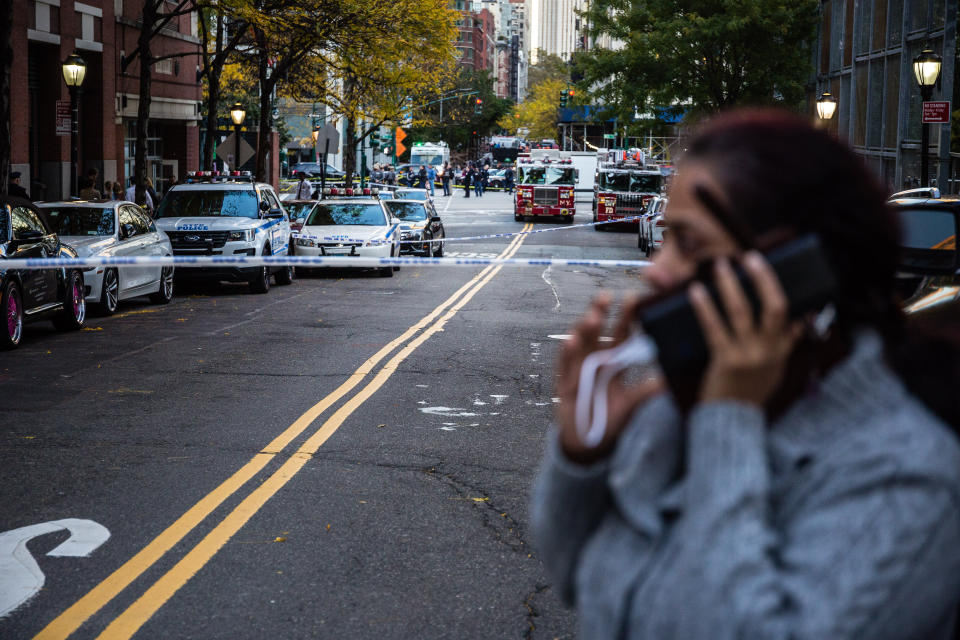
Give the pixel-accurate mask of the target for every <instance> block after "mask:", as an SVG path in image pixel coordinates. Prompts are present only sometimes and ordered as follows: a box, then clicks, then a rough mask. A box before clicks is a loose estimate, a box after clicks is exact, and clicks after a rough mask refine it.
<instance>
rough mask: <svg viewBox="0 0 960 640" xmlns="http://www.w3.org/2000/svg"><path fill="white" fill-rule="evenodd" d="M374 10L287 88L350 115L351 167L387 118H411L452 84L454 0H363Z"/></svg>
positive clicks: (347, 154)
mask: <svg viewBox="0 0 960 640" xmlns="http://www.w3.org/2000/svg"><path fill="white" fill-rule="evenodd" d="M354 4H355V6H356V7H358V8H361V9H363V10H365V11H366V15H365V16H364V17H363V19H361V20H358V21H357V23H356V24H354V25H353V26H352V28H351V29H349V30H344V31H342V32H340V33H338V34H336V35H335V37H333V38H332V39H331V42H330V43H329V44H328V46H327V47H325V48H323V49H319V50H315V51H313V52H311V54H310V56H308V57H306V58H305V59H304V61H303V64H302V65H299V66H298V67H297V70H296V73H293V74H291V75H290V77H289V78H288V79H287V81H286V82H285V83H284V86H283V87H282V90H283V91H284V92H285V94H286V95H289V96H290V97H292V98H294V99H297V100H301V101H314V100H316V101H317V102H319V103H321V104H324V105H326V106H327V107H328V108H329V109H330V110H331V111H332V112H333V113H335V114H337V115H339V116H341V117H343V118H344V121H345V124H346V127H345V136H344V140H343V153H344V172H345V173H346V180H348V181H349V180H351V179H352V177H353V173H354V172H355V170H356V147H357V144H358V143H359V142H360V141H362V140H364V139H365V138H366V137H368V136H369V135H370V134H371V133H373V132H374V131H376V130H378V129H379V128H380V127H381V126H382V125H384V124H387V123H396V122H400V121H401V120H403V118H404V115H405V111H406V110H407V109H408V107H409V105H418V104H422V103H424V102H428V101H430V99H431V98H433V97H435V96H437V95H439V92H440V91H442V90H443V89H444V88H445V87H446V86H447V84H448V82H449V77H450V75H451V72H452V69H453V66H454V62H455V57H454V54H455V49H454V47H453V42H454V40H455V39H456V34H457V30H456V22H455V21H456V19H457V17H458V14H457V13H456V12H454V11H452V10H451V9H450V6H449V3H448V2H446V0H394V2H393V3H391V4H390V5H389V6H387V5H385V4H384V3H382V2H379V1H378V0H360V1H355V3H354Z"/></svg>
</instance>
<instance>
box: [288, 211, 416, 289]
mask: <svg viewBox="0 0 960 640" xmlns="http://www.w3.org/2000/svg"><path fill="white" fill-rule="evenodd" d="M398 226H399V221H398V220H395V219H394V218H393V217H391V215H390V214H389V212H388V211H387V210H386V208H385V207H384V205H383V203H382V202H380V201H379V200H321V201H320V202H318V203H317V205H316V207H314V209H313V211H312V212H311V213H310V215H309V217H308V218H307V219H306V221H305V222H304V223H303V227H302V228H301V229H300V233H298V234H295V236H294V247H295V248H294V253H295V254H296V255H298V256H358V257H365V258H392V257H394V256H397V255H399V254H400V248H399V233H398V232H397V227H398ZM394 269H395V267H382V268H380V270H379V273H380V275H382V276H384V277H386V278H389V277H391V276H393V271H394Z"/></svg>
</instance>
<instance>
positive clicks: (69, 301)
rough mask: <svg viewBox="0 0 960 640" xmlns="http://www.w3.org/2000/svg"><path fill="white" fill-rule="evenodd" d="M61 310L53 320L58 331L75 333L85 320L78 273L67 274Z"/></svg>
mask: <svg viewBox="0 0 960 640" xmlns="http://www.w3.org/2000/svg"><path fill="white" fill-rule="evenodd" d="M64 284H65V286H64V289H65V291H64V296H63V310H62V311H60V314H59V315H58V316H56V317H55V318H54V319H53V326H54V327H56V328H57V329H58V330H60V331H77V330H78V329H80V328H81V327H83V323H84V321H85V320H86V319H87V302H86V300H84V299H83V277H82V276H81V275H80V272H79V271H70V272H69V273H67V279H66V282H65V283H64Z"/></svg>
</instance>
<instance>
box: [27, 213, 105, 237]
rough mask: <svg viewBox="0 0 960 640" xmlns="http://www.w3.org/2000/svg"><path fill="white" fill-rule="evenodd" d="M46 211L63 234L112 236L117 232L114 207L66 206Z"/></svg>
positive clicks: (58, 231)
mask: <svg viewBox="0 0 960 640" xmlns="http://www.w3.org/2000/svg"><path fill="white" fill-rule="evenodd" d="M44 213H46V214H47V217H48V218H50V220H52V221H53V228H54V229H56V231H57V233H58V234H60V235H61V236H112V235H113V234H114V233H116V229H115V228H114V217H115V216H114V212H113V207H104V208H102V209H95V208H93V207H65V208H62V209H60V208H58V209H44Z"/></svg>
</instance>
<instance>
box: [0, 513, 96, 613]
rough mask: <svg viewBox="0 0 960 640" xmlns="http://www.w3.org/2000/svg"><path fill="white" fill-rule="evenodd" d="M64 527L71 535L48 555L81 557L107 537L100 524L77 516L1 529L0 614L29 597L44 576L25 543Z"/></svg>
mask: <svg viewBox="0 0 960 640" xmlns="http://www.w3.org/2000/svg"><path fill="white" fill-rule="evenodd" d="M64 529H66V530H67V531H69V532H70V537H69V538H67V539H66V541H64V542H63V543H61V544H59V545H57V546H56V547H55V548H54V549H52V550H51V551H48V552H47V555H48V556H57V557H73V558H84V557H86V556H89V555H90V554H91V553H93V552H94V550H96V549H97V547H99V546H100V545H102V544H103V543H104V542H106V541H107V539H108V538H110V532H109V531H108V530H107V528H106V527H104V526H103V525H101V524H98V523H96V522H94V521H93V520H82V519H79V518H65V519H63V520H51V521H50V522H43V523H40V524H34V525H30V526H26V527H20V528H19V529H12V530H10V531H5V532H3V533H0V617H4V616H6V615H7V614H9V613H11V612H12V611H13V610H14V609H16V608H17V607H19V606H20V605H22V604H24V603H25V602H26V601H27V600H29V599H30V598H32V597H33V596H34V595H35V594H36V593H37V592H38V591H40V589H41V587H43V583H44V581H45V580H46V578H45V577H44V575H43V572H42V571H41V570H40V567H39V566H38V565H37V561H36V560H34V559H33V556H32V555H31V554H30V550H29V549H27V543H28V542H30V540H32V539H34V538H36V537H38V536H42V535H46V534H48V533H53V532H55V531H62V530H64Z"/></svg>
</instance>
